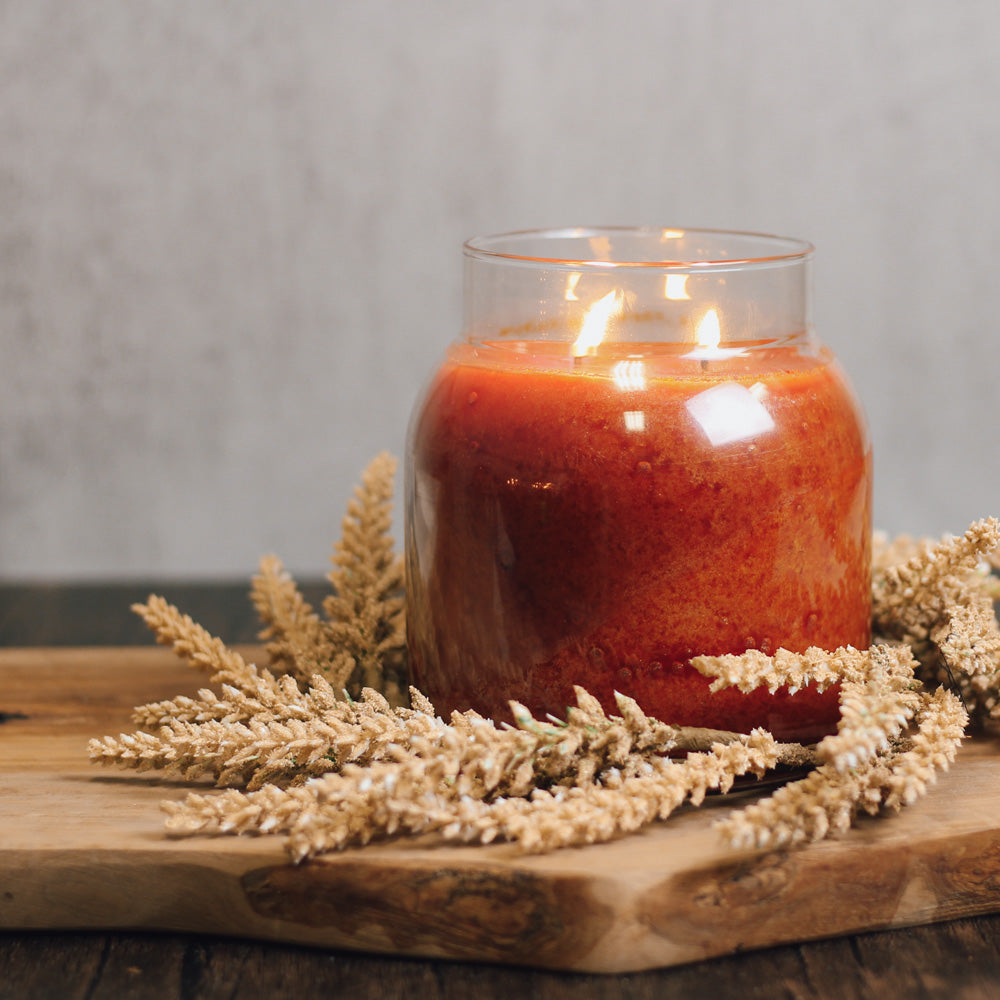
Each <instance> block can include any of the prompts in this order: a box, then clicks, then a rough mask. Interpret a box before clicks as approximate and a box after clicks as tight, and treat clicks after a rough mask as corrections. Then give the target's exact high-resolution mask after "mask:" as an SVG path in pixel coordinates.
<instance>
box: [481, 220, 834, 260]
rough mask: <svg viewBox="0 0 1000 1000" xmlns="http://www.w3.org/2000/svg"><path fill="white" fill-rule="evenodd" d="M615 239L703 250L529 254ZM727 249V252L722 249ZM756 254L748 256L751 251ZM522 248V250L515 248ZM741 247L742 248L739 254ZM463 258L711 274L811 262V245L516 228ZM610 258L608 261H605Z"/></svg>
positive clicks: (722, 235) (702, 233)
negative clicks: (694, 245) (701, 245)
mask: <svg viewBox="0 0 1000 1000" xmlns="http://www.w3.org/2000/svg"><path fill="white" fill-rule="evenodd" d="M615 237H618V238H620V239H622V240H626V239H627V240H629V241H632V242H635V241H642V242H644V243H649V244H651V245H655V244H667V243H668V241H670V240H677V241H681V240H685V239H688V238H691V239H696V240H703V241H706V244H705V245H706V248H707V249H705V250H703V251H702V252H701V253H700V254H699V256H693V255H691V254H687V255H677V256H670V255H668V254H664V255H663V256H659V255H652V254H651V255H649V258H648V259H633V258H634V257H636V256H637V255H635V254H631V255H627V256H624V255H623V256H621V259H614V256H613V255H611V254H604V255H602V257H601V259H598V257H597V255H596V254H595V253H592V254H591V255H590V256H583V255H575V256H566V255H555V254H553V255H546V254H545V253H544V252H539V251H538V250H537V249H536V250H535V252H530V253H529V252H527V247H528V246H529V245H531V246H533V247H536V248H537V247H538V246H539V245H541V246H544V245H545V243H546V242H552V243H555V242H556V241H568V242H569V243H570V244H572V243H573V242H574V241H579V242H580V244H581V246H582V245H584V243H585V242H586V243H592V242H593V241H599V244H600V241H610V240H612V239H614V238H615ZM727 246H728V247H730V249H728V250H727V249H725V248H726V247H727ZM755 246H756V247H757V248H758V249H756V250H755V251H752V252H748V251H751V250H752V248H753V247H755ZM519 247H520V249H518V248H519ZM737 248H742V249H737ZM462 250H463V253H464V254H465V255H466V256H467V257H470V258H474V259H479V260H482V261H491V262H495V263H500V264H502V263H507V264H523V265H527V266H533V265H540V266H543V267H549V268H559V269H563V268H565V269H574V268H581V269H583V268H611V269H617V268H652V269H661V270H668V271H669V270H677V271H691V270H697V271H711V270H729V269H732V268H751V267H761V266H763V267H775V266H779V267H780V266H783V265H787V264H797V263H802V262H805V261H807V260H809V259H810V258H811V257H812V255H813V253H814V250H815V248H814V246H813V245H812V244H811V243H809V242H808V241H806V240H801V239H796V238H793V237H785V236H772V235H770V234H768V233H757V232H746V231H742V230H727V229H701V228H686V227H660V226H584V227H572V228H562V229H519V230H512V231H510V232H506V233H497V234H495V235H490V236H476V237H473V238H472V239H469V240H466V242H465V243H464V244H463V245H462ZM609 258H611V259H609Z"/></svg>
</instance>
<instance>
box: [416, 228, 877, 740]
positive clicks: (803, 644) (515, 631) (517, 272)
mask: <svg viewBox="0 0 1000 1000" xmlns="http://www.w3.org/2000/svg"><path fill="white" fill-rule="evenodd" d="M464 249H465V317H464V332H463V335H462V337H461V338H460V339H459V340H457V341H455V342H454V343H453V344H452V345H451V347H450V348H449V349H448V351H447V354H446V356H445V358H444V361H443V363H442V364H441V367H440V368H439V369H438V371H437V372H436V374H435V375H434V376H433V378H432V380H431V382H430V384H429V386H428V387H427V389H426V390H425V392H424V394H423V397H422V399H421V400H420V402H419V403H418V405H417V408H416V410H415V412H414V415H413V418H412V421H411V425H410V432H409V441H408V446H407V472H406V562H407V629H408V636H409V640H408V641H409V651H410V660H411V666H412V671H413V676H414V681H415V683H416V684H417V685H418V686H419V687H420V688H421V690H423V691H424V693H426V694H427V695H428V696H429V697H430V698H431V699H432V701H434V703H435V705H436V706H437V707H438V710H439V711H442V712H448V711H450V710H451V709H468V708H473V709H476V710H477V711H479V712H481V713H483V714H484V715H487V716H490V717H493V718H496V719H505V718H510V715H509V708H508V701H509V700H510V699H517V700H518V701H520V702H522V703H524V704H525V705H527V706H528V707H529V708H530V709H531V710H532V711H533V712H535V713H536V714H537V713H546V712H550V713H553V714H554V715H556V716H558V717H560V718H561V717H564V716H565V711H566V708H567V706H568V705H570V704H574V703H575V698H574V694H573V686H574V685H582V686H583V687H585V688H586V689H587V690H588V691H590V692H591V693H592V694H594V695H596V696H597V697H598V698H599V699H600V701H601V702H602V704H603V705H604V706H605V708H606V709H609V710H613V709H614V707H615V704H614V692H615V691H620V692H623V693H625V694H627V695H630V696H631V697H634V698H635V699H637V701H638V702H639V704H640V706H641V707H642V708H643V709H644V710H645V711H646V712H647V713H648V714H650V715H654V716H656V717H658V718H660V719H662V720H664V721H667V722H672V723H677V724H682V725H691V726H709V727H714V728H719V729H732V730H737V731H744V732H745V731H749V729H751V728H752V727H754V726H765V727H766V728H768V729H770V730H771V731H772V732H774V733H775V734H776V735H777V736H778V737H780V738H786V739H792V738H794V739H801V740H805V741H812V740H815V739H818V738H819V737H820V736H822V735H823V734H825V733H827V732H830V731H831V730H832V729H833V728H834V727H835V723H836V719H837V714H838V711H837V702H836V698H837V694H836V691H831V692H827V693H825V694H818V693H817V692H815V691H814V690H811V689H808V688H807V689H805V690H803V691H800V692H797V693H794V694H789V693H788V692H787V691H785V690H779V691H778V692H777V693H775V694H773V695H771V694H768V693H767V692H766V691H756V692H753V693H751V694H740V693H739V692H737V691H734V690H727V691H721V692H718V693H711V692H710V691H709V681H708V680H706V679H705V678H704V677H702V676H701V675H700V674H698V673H697V672H696V671H695V670H694V668H693V667H692V666H691V665H690V660H691V658H692V657H693V656H696V655H698V654H702V653H706V654H720V653H742V652H743V651H744V650H746V649H760V650H762V651H764V652H765V653H773V652H774V651H775V650H776V649H778V648H779V647H784V648H786V649H790V650H796V651H801V650H804V649H806V648H807V647H809V646H820V647H823V648H828V649H832V648H835V647H837V646H842V645H847V644H851V645H854V646H859V647H864V646H866V645H867V644H868V642H869V637H870V633H869V621H870V609H871V597H870V558H871V551H870V550H871V530H870V520H871V471H872V465H871V447H870V444H869V440H868V436H867V433H866V429H865V425H864V420H863V417H862V414H861V412H860V409H859V407H858V404H857V402H856V400H855V397H854V395H853V393H852V392H851V390H850V388H849V386H848V384H847V382H846V380H845V377H844V375H843V373H842V372H841V370H840V368H839V366H838V365H837V363H836V362H835V360H834V358H833V355H832V354H831V352H830V351H829V350H828V349H827V348H826V347H824V346H822V345H821V344H820V343H819V341H818V340H817V338H816V336H815V334H814V332H813V328H812V324H811V316H810V288H811V282H810V268H811V260H812V247H811V246H810V245H809V244H807V243H803V242H801V241H798V240H790V239H782V238H777V237H772V236H761V235H757V234H747V233H729V232H711V231H697V230H674V229H628V228H621V229H571V230H557V231H538V232H523V233H511V234H506V235H501V236H494V237H488V238H482V239H475V240H471V241H470V242H469V243H467V244H466V245H465V248H464Z"/></svg>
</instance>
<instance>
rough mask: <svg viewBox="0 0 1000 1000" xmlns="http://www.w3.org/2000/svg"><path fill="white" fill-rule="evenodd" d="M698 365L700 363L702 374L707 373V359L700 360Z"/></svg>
mask: <svg viewBox="0 0 1000 1000" xmlns="http://www.w3.org/2000/svg"><path fill="white" fill-rule="evenodd" d="M700 363H701V370H702V371H703V372H707V371H708V358H702V359H701V362H700Z"/></svg>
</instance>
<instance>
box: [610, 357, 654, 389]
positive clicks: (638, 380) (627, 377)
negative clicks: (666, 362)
mask: <svg viewBox="0 0 1000 1000" xmlns="http://www.w3.org/2000/svg"><path fill="white" fill-rule="evenodd" d="M611 377H612V378H613V379H614V382H615V385H617V386H618V388H619V389H621V390H623V391H624V392H638V391H639V390H641V389H645V388H646V365H645V364H644V363H643V362H642V361H640V360H639V359H638V358H629V359H627V360H625V361H618V362H616V363H615V364H614V365H612V367H611Z"/></svg>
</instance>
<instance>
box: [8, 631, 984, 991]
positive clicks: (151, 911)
mask: <svg viewBox="0 0 1000 1000" xmlns="http://www.w3.org/2000/svg"><path fill="white" fill-rule="evenodd" d="M203 682H204V678H203V677H200V676H198V675H197V674H196V673H195V672H193V671H191V670H190V669H189V668H187V667H186V666H185V665H184V664H183V663H181V662H180V661H178V660H177V659H175V658H174V657H173V656H172V655H171V654H170V653H169V652H168V651H167V650H164V649H160V648H149V649H146V648H143V649H129V648H115V649H98V648H92V649H23V650H19V649H7V650H0V712H4V713H7V714H8V716H9V715H10V714H13V713H17V714H19V715H23V716H25V717H24V718H16V717H15V718H9V717H8V718H7V721H5V722H3V723H2V724H0V927H4V928H53V929H55V928H60V929H69V928H103V929H114V928H117V929H126V928H128V929H138V928H142V929H149V930H174V931H193V932H205V933H212V934H231V935H236V936H240V937H249V938H262V939H271V940H279V941H292V942H298V943H301V944H310V945H319V946H329V947H335V948H346V949H354V950H363V951H379V952H390V953H394V954H400V955H426V956H439V957H441V956H443V957H447V958H455V959H472V960H482V961H498V962H509V963H516V964H522V965H533V966H544V967H548V968H555V969H576V970H585V971H591V972H622V971H632V970H639V969H646V968H650V967H654V966H665V965H674V964H680V963H683V962H690V961H694V960H697V959H703V958H707V957H711V956H715V955H723V954H727V953H730V952H735V951H740V950H744V949H751V948H760V947H764V946H767V945H772V944H779V943H787V942H793V941H801V940H806V939H809V938H819V937H828V936H832V935H836V934H843V933H847V932H853V931H860V930H868V929H878V928H886V927H898V926H902V925H907V924H920V923H931V922H934V921H938V920H947V919H950V918H953V917H957V916H963V915H968V914H975V913H985V912H989V911H993V910H1000V742H998V741H996V740H992V739H989V740H987V739H983V740H976V741H972V742H969V743H967V744H966V746H965V747H964V748H963V749H962V751H961V753H960V755H959V759H958V761H957V762H956V764H955V765H954V766H953V768H952V771H951V772H950V774H948V775H946V776H944V777H943V779H942V780H941V782H940V783H939V784H938V785H937V786H936V788H935V789H934V790H933V791H932V792H931V794H930V795H929V796H928V797H927V798H925V799H924V800H922V801H921V802H919V803H917V804H916V805H915V806H913V807H911V808H909V809H907V810H904V812H903V813H902V814H900V815H899V816H898V817H893V818H888V819H878V820H871V819H867V818H866V819H864V820H862V821H861V822H860V824H859V825H858V827H857V828H856V829H855V830H853V831H852V832H851V833H850V834H849V835H848V836H846V837H845V838H843V839H842V840H838V841H827V842H824V843H821V844H817V845H813V846H811V847H809V848H807V849H804V850H799V851H791V852H783V853H777V854H759V853H755V852H733V851H729V850H727V849H726V848H724V847H723V846H721V845H720V843H719V842H718V841H717V839H716V837H715V835H714V834H713V833H712V831H711V830H710V829H709V826H710V823H711V821H712V820H713V819H714V818H715V817H716V816H718V815H720V811H721V810H726V809H728V808H730V807H731V806H732V805H733V802H734V798H736V800H737V801H738V802H739V803H740V804H743V803H745V802H746V801H747V799H748V796H747V793H744V794H743V795H742V796H739V797H733V796H730V797H728V798H722V797H718V798H716V799H714V800H712V801H711V802H710V804H709V805H708V806H707V807H705V808H703V809H700V810H682V811H681V812H680V813H678V814H677V815H676V816H675V817H674V818H673V819H671V820H670V821H669V822H667V823H664V824H658V825H656V826H655V827H652V828H649V829H647V830H646V831H644V832H643V833H641V834H638V835H635V836H632V837H627V838H624V839H622V840H619V841H617V842H614V843H610V844H602V845H597V846H593V847H586V848H578V849H570V850H563V851H558V852H556V853H553V854H548V855H541V856H529V857H525V856H521V855H518V854H517V853H516V852H515V851H514V850H513V849H512V848H511V847H510V846H508V845H503V844H497V845H491V846H489V847H453V846H448V845H445V844H441V843H439V842H437V841H436V840H434V839H433V838H422V839H420V840H413V839H409V840H399V841H393V842H388V843H384V844H380V845H376V846H368V847H364V848H360V849H354V850H349V851H345V852H343V853H340V854H337V855H334V856H326V857H324V858H322V859H318V860H315V861H312V862H309V863H307V864H304V865H300V866H292V865H290V864H288V863H287V861H286V858H285V855H284V852H283V848H282V843H281V840H280V838H278V837H245V838H243V837H239V838H237V837H218V838H204V837H201V838H192V839H185V840H173V839H169V838H168V837H167V836H165V835H164V832H163V815H162V813H161V812H160V810H159V803H160V801H161V800H163V799H165V798H179V797H181V796H182V795H183V794H184V789H185V788H186V787H187V786H182V785H180V784H178V783H176V782H167V781H163V780H162V779H159V778H156V777H150V776H149V775H140V774H134V773H130V772H127V771H117V770H111V769H103V768H97V767H94V766H92V765H90V764H89V762H88V760H87V754H86V743H87V739H88V738H89V737H91V736H102V735H105V734H107V733H115V734H117V733H118V732H121V731H123V730H131V729H132V728H133V727H132V726H131V725H130V723H129V712H130V709H131V707H132V706H133V705H136V704H140V703H142V702H146V701H152V700H159V699H163V698H168V697H172V696H174V695H176V694H180V693H193V692H194V691H195V690H196V689H197V688H198V687H199V686H203Z"/></svg>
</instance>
